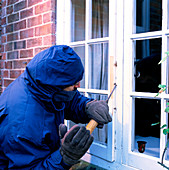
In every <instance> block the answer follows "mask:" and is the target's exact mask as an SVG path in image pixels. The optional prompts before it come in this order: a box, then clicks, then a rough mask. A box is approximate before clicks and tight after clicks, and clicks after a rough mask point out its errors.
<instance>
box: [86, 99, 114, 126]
mask: <svg viewBox="0 0 169 170" xmlns="http://www.w3.org/2000/svg"><path fill="white" fill-rule="evenodd" d="M86 113H87V115H88V117H89V118H90V119H93V120H95V121H96V122H97V123H98V124H99V125H98V128H102V127H103V125H104V124H107V123H109V122H111V121H112V118H111V116H110V115H109V107H108V104H107V102H106V101H105V100H99V101H97V100H93V101H91V102H89V103H87V104H86Z"/></svg>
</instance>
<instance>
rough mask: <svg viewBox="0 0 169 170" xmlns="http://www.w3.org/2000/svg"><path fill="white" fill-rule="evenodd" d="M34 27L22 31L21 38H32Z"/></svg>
mask: <svg viewBox="0 0 169 170" xmlns="http://www.w3.org/2000/svg"><path fill="white" fill-rule="evenodd" d="M33 30H34V29H33V28H31V29H26V30H24V31H21V32H20V39H24V38H30V37H33Z"/></svg>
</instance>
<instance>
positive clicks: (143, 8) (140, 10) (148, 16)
mask: <svg viewBox="0 0 169 170" xmlns="http://www.w3.org/2000/svg"><path fill="white" fill-rule="evenodd" d="M161 26H162V0H137V1H136V33H142V32H149V31H159V30H161Z"/></svg>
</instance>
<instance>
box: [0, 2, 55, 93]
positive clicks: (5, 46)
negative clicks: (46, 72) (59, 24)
mask: <svg viewBox="0 0 169 170" xmlns="http://www.w3.org/2000/svg"><path fill="white" fill-rule="evenodd" d="M1 1H2V10H1V28H2V31H1V44H2V45H1V54H2V58H1V65H0V66H1V76H2V91H3V90H4V89H5V88H6V87H7V86H8V85H9V84H10V83H11V82H12V81H13V80H15V79H16V78H17V77H18V76H19V75H20V74H21V73H22V72H23V71H24V69H25V66H26V65H27V64H28V63H29V61H30V60H31V58H32V57H33V56H34V55H35V54H37V53H38V52H40V51H41V50H43V49H45V48H47V47H49V46H51V45H54V44H56V36H55V35H56V34H55V31H56V30H55V29H56V18H55V16H56V0H1Z"/></svg>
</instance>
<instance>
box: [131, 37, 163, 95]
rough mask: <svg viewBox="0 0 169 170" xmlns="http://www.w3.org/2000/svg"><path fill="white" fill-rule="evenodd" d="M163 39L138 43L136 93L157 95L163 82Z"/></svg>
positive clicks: (139, 41)
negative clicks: (161, 61)
mask: <svg viewBox="0 0 169 170" xmlns="http://www.w3.org/2000/svg"><path fill="white" fill-rule="evenodd" d="M160 60H161V38H157V39H150V40H138V41H136V60H135V63H134V64H135V73H134V74H135V91H138V92H153V93H157V92H158V90H159V88H158V85H159V84H160V82H161V65H159V64H158V63H159V61H160Z"/></svg>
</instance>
